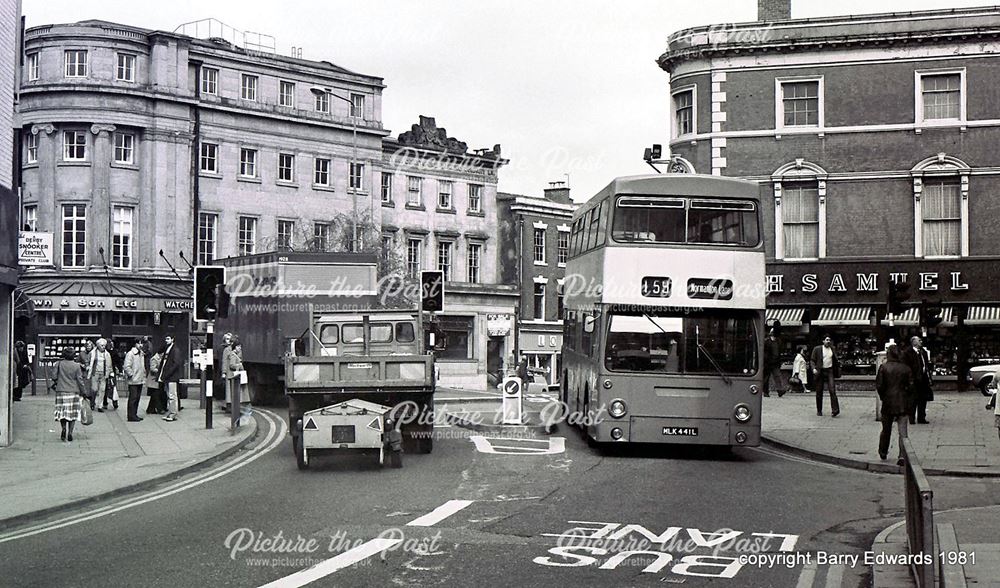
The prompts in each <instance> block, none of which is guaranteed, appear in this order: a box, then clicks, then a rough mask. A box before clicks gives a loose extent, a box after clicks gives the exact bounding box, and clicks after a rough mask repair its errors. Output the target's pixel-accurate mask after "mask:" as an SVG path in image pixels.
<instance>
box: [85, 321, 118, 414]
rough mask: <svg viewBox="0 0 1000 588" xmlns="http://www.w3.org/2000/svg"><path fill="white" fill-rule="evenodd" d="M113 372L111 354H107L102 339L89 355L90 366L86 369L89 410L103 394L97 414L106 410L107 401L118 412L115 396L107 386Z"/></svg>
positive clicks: (105, 342)
mask: <svg viewBox="0 0 1000 588" xmlns="http://www.w3.org/2000/svg"><path fill="white" fill-rule="evenodd" d="M114 371H115V367H114V364H113V363H112V359H111V354H110V353H108V340H107V339H104V338H103V337H102V338H100V339H98V340H97V346H96V348H95V349H94V351H93V353H91V354H90V365H89V366H88V368H87V374H88V375H89V376H90V393H91V398H90V407H91V408H94V405H95V404H96V402H97V397H98V396H99V395H102V394H103V397H102V402H101V406H100V407H97V412H104V411H105V410H107V408H108V400H111V401H112V403H113V406H114V407H115V410H118V399H117V395H116V394H114V390H113V389H112V388H110V387H109V386H108V383H109V382H108V380H109V379H110V378H112V377H113V376H114Z"/></svg>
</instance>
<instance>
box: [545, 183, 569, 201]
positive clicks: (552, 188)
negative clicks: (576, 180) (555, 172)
mask: <svg viewBox="0 0 1000 588" xmlns="http://www.w3.org/2000/svg"><path fill="white" fill-rule="evenodd" d="M545 199H546V200H548V201H550V202H556V203H558V204H572V203H573V201H572V200H570V198H569V188H568V187H567V186H566V182H549V187H548V188H546V189H545Z"/></svg>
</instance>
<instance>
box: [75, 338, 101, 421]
mask: <svg viewBox="0 0 1000 588" xmlns="http://www.w3.org/2000/svg"><path fill="white" fill-rule="evenodd" d="M93 357H94V342H93V341H91V340H90V339H87V340H86V341H85V342H84V344H83V351H81V352H80V353H78V354H77V355H76V361H77V363H79V364H80V367H81V368H83V380H84V381H85V382H86V383H87V393H86V394H84V395H83V397H84V398H86V399H87V400H89V405H90V409H91V410H93V409H94V402H95V400H96V399H97V395H96V394H91V385H90V360H91V359H93Z"/></svg>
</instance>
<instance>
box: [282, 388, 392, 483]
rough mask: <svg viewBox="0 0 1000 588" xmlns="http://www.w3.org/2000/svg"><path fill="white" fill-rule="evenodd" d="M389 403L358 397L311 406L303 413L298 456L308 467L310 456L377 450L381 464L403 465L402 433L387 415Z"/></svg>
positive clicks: (298, 461)
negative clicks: (335, 402) (385, 404)
mask: <svg viewBox="0 0 1000 588" xmlns="http://www.w3.org/2000/svg"><path fill="white" fill-rule="evenodd" d="M390 410H392V409H391V408H390V407H388V406H382V405H381V404H375V403H374V402H366V401H364V400H359V399H357V398H352V399H351V400H345V401H344V402H340V403H337V404H331V405H330V406H325V407H323V408H317V409H315V410H310V411H308V412H306V413H304V414H303V415H302V420H301V421H299V422H300V423H302V431H301V436H302V441H301V443H299V444H298V451H297V452H296V455H295V460H296V462H297V464H298V466H299V469H303V470H304V469H307V468H308V467H309V459H310V456H315V455H317V454H325V453H333V452H338V453H339V452H343V451H349V452H358V453H373V454H374V453H376V452H377V453H378V463H379V465H383V466H384V465H385V464H386V462H387V461H388V463H389V465H390V466H391V467H394V468H398V467H402V465H403V463H402V457H401V454H402V450H403V448H402V439H403V438H402V434H401V433H400V432H399V428H398V427H397V426H395V423H393V422H392V421H391V420H390V419H389V416H388V413H389V411H390Z"/></svg>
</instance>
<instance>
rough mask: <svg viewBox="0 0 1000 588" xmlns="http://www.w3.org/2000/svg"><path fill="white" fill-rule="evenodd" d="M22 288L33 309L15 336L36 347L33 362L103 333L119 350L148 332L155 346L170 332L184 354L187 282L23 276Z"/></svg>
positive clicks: (188, 311) (188, 306) (189, 302)
mask: <svg viewBox="0 0 1000 588" xmlns="http://www.w3.org/2000/svg"><path fill="white" fill-rule="evenodd" d="M21 290H22V292H23V295H24V296H25V297H27V299H29V300H30V301H31V305H32V306H33V309H34V312H33V314H32V315H31V317H30V318H29V319H28V320H26V321H25V324H24V325H23V327H22V328H23V332H22V333H19V335H20V336H21V337H23V338H24V340H25V342H26V343H29V344H31V345H33V346H34V349H35V350H37V352H36V354H35V361H36V362H43V363H47V362H54V361H56V360H57V359H58V358H59V357H60V355H61V353H62V351H63V349H65V348H67V347H69V348H72V349H76V350H81V349H84V346H85V344H86V342H87V341H95V340H97V339H99V338H102V337H103V338H105V339H110V340H111V341H113V342H114V348H115V351H116V352H117V353H119V354H121V355H124V353H126V352H127V351H128V349H129V348H131V346H132V344H133V342H134V341H135V340H136V339H140V338H142V337H147V336H148V337H150V339H151V340H152V341H153V349H154V350H158V349H159V348H160V347H162V346H163V343H164V338H165V337H166V336H167V335H170V336H172V337H174V339H175V344H176V345H177V347H178V349H180V350H181V351H182V353H183V355H182V357H188V356H189V353H188V342H189V331H190V325H191V320H190V318H191V313H192V311H193V308H194V306H193V302H192V297H191V284H190V282H186V281H180V280H175V281H165V280H164V281H140V280H124V279H118V280H100V281H91V280H86V279H80V280H68V279H65V278H57V279H50V280H29V279H26V280H24V281H22V282H21ZM185 364H187V362H185ZM36 373H42V372H37V371H36Z"/></svg>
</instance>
